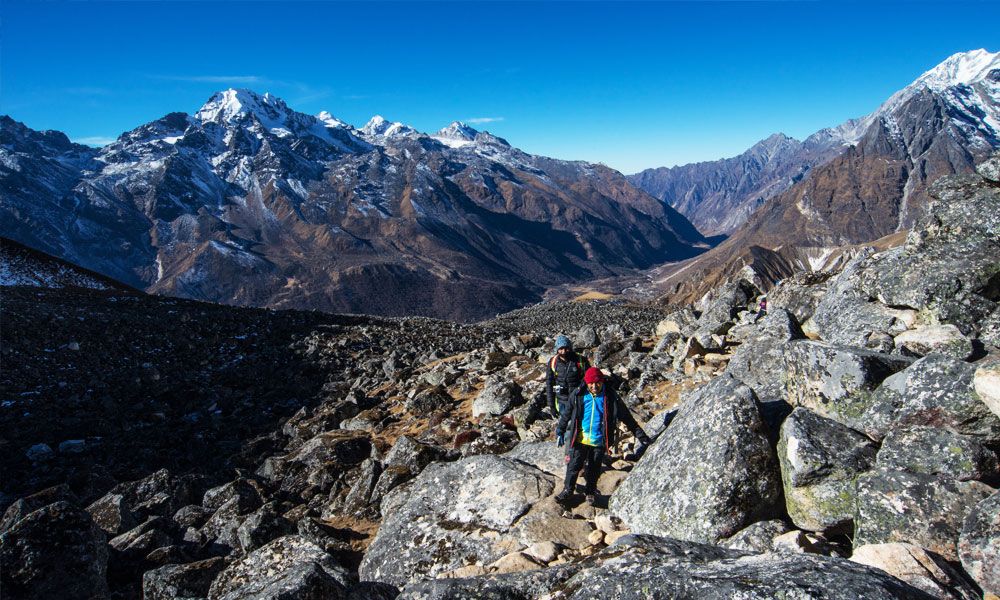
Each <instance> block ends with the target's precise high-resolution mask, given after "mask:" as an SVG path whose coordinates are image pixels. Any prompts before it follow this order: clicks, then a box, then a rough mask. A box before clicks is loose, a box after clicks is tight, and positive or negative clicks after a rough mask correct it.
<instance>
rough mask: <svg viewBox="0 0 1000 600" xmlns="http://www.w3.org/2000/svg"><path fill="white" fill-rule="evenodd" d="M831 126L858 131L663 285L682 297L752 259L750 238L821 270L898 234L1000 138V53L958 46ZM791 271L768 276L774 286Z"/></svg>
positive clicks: (841, 133) (841, 135)
mask: <svg viewBox="0 0 1000 600" xmlns="http://www.w3.org/2000/svg"><path fill="white" fill-rule="evenodd" d="M831 131H833V132H834V133H831V134H829V135H832V136H833V138H834V139H849V138H850V136H852V135H856V134H859V133H860V136H859V137H858V138H857V140H856V142H855V143H854V144H853V145H851V146H850V147H848V148H847V150H845V151H844V152H843V153H842V154H840V155H839V156H837V157H836V158H833V159H832V160H829V161H828V162H826V163H824V164H823V165H821V166H817V167H815V168H813V169H812V170H811V171H810V172H809V174H808V176H806V177H804V178H803V179H802V180H801V181H799V182H798V183H796V184H795V185H793V186H792V187H790V188H789V189H788V190H786V191H784V192H782V193H781V194H778V195H777V196H775V197H774V198H772V199H771V200H769V201H767V202H766V203H764V204H763V205H762V206H761V207H760V208H759V209H758V210H757V211H756V212H755V213H753V215H752V216H751V217H750V218H749V220H748V221H747V222H746V223H745V224H744V225H743V226H742V227H740V228H739V229H738V230H737V231H735V232H734V233H733V234H732V235H731V236H730V237H729V238H728V239H727V240H726V241H725V242H724V243H722V244H720V245H719V246H717V247H715V248H714V249H713V250H712V251H711V252H708V253H706V254H704V255H702V256H699V257H697V258H695V259H694V260H692V261H690V262H688V263H687V264H685V265H683V268H684V274H683V276H671V277H670V282H669V284H668V285H667V286H665V289H664V291H665V292H667V293H668V294H669V295H673V296H676V297H677V298H678V299H679V300H680V301H682V302H683V301H686V300H687V299H689V298H691V297H692V296H694V297H697V296H700V295H701V294H704V293H705V292H707V291H708V290H709V289H711V287H712V286H714V285H716V284H717V283H719V274H720V273H723V272H729V273H735V272H738V271H739V270H740V269H741V268H742V267H744V266H747V265H748V264H749V262H748V261H747V258H746V253H747V251H748V249H751V248H753V247H759V248H762V249H764V250H767V251H773V252H782V253H785V254H808V255H810V256H811V257H814V258H813V260H811V261H807V262H808V263H809V264H808V269H811V270H816V269H822V267H823V266H824V260H820V257H824V256H831V255H834V254H838V253H839V248H841V247H843V246H845V245H854V244H865V243H869V242H874V241H876V240H880V239H891V238H893V237H894V236H899V235H901V234H902V232H905V231H906V230H907V229H909V228H910V227H911V226H912V225H913V223H914V222H916V220H917V219H919V218H920V216H921V215H923V213H924V211H925V210H926V207H927V205H928V203H929V202H930V194H929V184H930V182H932V181H934V180H936V179H937V178H938V177H941V176H944V175H949V174H955V173H970V172H972V171H973V170H974V165H975V164H977V163H978V162H981V161H982V160H984V159H985V158H986V157H988V156H990V155H991V153H993V152H995V151H996V150H997V149H998V148H1000V53H996V54H990V53H988V52H985V51H974V52H967V53H961V54H956V55H954V56H952V57H950V58H949V59H948V60H946V61H945V62H943V63H941V64H940V65H938V66H937V67H935V68H934V69H931V70H930V71H928V72H927V73H925V74H924V75H922V76H921V77H920V78H918V79H917V80H916V81H915V82H914V83H913V84H911V85H910V86H907V87H906V88H904V89H903V90H900V91H899V92H897V93H896V94H894V95H893V96H892V97H890V98H889V99H888V100H887V101H886V102H885V103H884V104H883V105H882V106H881V107H880V108H879V109H878V110H877V111H875V112H874V113H872V114H871V115H868V116H867V117H864V118H863V119H860V120H857V121H855V122H852V123H850V124H845V126H842V127H841V128H840V129H839V130H831ZM817 135H819V134H817ZM772 264H773V263H772ZM794 272H796V270H791V271H787V272H785V273H783V274H781V275H780V276H779V277H776V278H775V277H771V278H767V277H763V278H764V279H767V283H766V285H767V286H769V285H771V284H772V283H773V282H775V281H778V280H779V279H781V278H783V277H787V276H789V275H791V274H792V273H794ZM675 273H676V271H675ZM760 275H762V276H763V275H764V273H760Z"/></svg>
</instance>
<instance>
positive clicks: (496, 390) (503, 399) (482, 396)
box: [472, 378, 524, 418]
mask: <svg viewBox="0 0 1000 600" xmlns="http://www.w3.org/2000/svg"><path fill="white" fill-rule="evenodd" d="M523 402H524V398H523V397H522V396H521V386H520V385H518V384H517V383H516V382H514V381H510V380H507V379H501V378H494V379H491V380H489V381H488V382H487V383H486V387H484V388H483V391H481V392H479V395H478V396H476V399H475V400H473V401H472V416H473V417H474V418H479V417H482V416H484V415H494V416H498V415H502V414H504V413H506V412H507V411H509V410H510V409H512V408H514V407H515V406H518V405H519V404H522V403H523Z"/></svg>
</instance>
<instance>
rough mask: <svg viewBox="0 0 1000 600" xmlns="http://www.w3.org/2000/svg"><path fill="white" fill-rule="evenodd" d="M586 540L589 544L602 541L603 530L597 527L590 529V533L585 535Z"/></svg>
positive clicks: (592, 544)
mask: <svg viewBox="0 0 1000 600" xmlns="http://www.w3.org/2000/svg"><path fill="white" fill-rule="evenodd" d="M587 541H588V542H590V545H591V546H596V545H597V544H600V543H602V542H604V532H603V531H601V530H599V529H595V530H594V531H591V532H590V535H588V536H587Z"/></svg>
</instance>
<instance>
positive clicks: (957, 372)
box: [854, 354, 1000, 444]
mask: <svg viewBox="0 0 1000 600" xmlns="http://www.w3.org/2000/svg"><path fill="white" fill-rule="evenodd" d="M975 371H976V367H975V365H970V364H969V363H966V362H963V361H960V360H957V359H954V358H949V357H947V356H942V355H940V354H931V355H929V356H925V357H924V358H921V359H920V360H918V361H916V362H914V363H913V364H912V365H910V366H909V367H907V368H906V369H905V370H903V371H900V372H899V373H896V374H895V375H893V376H891V377H888V378H887V379H886V380H885V381H884V382H883V383H882V385H881V386H879V388H878V389H877V390H876V391H875V393H874V394H872V395H871V397H869V398H868V401H869V402H868V407H867V408H866V410H865V411H864V412H863V413H862V414H861V416H860V418H859V419H857V420H856V421H854V423H856V428H857V429H859V430H861V431H864V432H865V434H867V435H868V436H869V437H871V438H873V439H882V438H883V437H884V436H885V435H886V433H887V432H888V431H889V429H890V427H898V426H912V425H927V426H930V427H943V428H949V429H951V430H953V431H956V432H958V433H963V434H968V435H973V436H978V437H980V438H982V440H983V441H984V442H987V443H991V444H996V443H998V442H1000V418H998V417H997V415H995V414H993V412H991V411H990V410H989V408H988V407H987V406H986V405H985V404H984V403H983V402H982V400H981V399H980V398H979V397H978V396H977V394H976V392H975V389H974V387H973V377H974V374H975Z"/></svg>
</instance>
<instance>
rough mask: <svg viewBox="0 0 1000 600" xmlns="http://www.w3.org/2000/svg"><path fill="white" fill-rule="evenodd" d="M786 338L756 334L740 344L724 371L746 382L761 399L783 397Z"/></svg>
mask: <svg viewBox="0 0 1000 600" xmlns="http://www.w3.org/2000/svg"><path fill="white" fill-rule="evenodd" d="M787 347H788V342H787V341H784V340H781V339H775V338H771V337H758V338H754V339H751V340H747V341H746V342H743V343H742V344H740V346H739V347H738V348H737V349H736V352H734V353H733V355H732V358H730V359H729V366H728V367H727V368H726V372H727V373H728V374H730V375H732V376H733V377H735V378H736V379H739V380H740V381H742V382H743V383H745V384H747V385H748V386H750V388H751V389H753V391H754V393H756V394H757V397H758V398H760V399H761V400H762V401H771V400H778V399H783V398H784V397H785V380H784V377H783V374H784V371H785V353H786V352H787Z"/></svg>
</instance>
